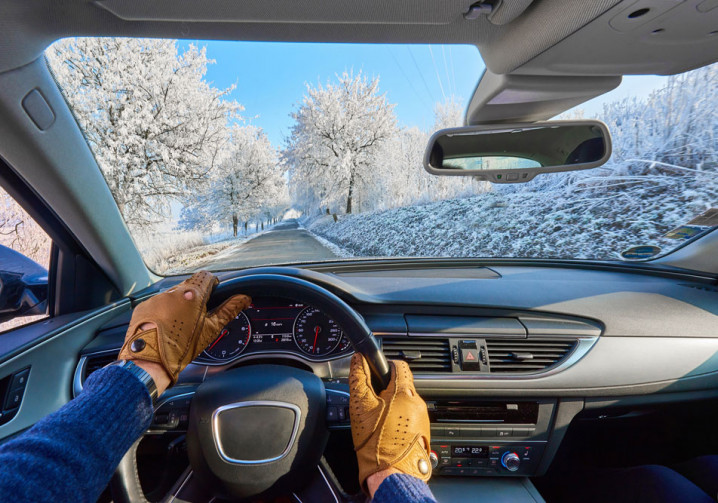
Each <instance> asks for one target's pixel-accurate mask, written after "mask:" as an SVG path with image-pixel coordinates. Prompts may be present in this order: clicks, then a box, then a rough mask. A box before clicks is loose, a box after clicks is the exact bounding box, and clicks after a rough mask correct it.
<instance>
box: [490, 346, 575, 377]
mask: <svg viewBox="0 0 718 503" xmlns="http://www.w3.org/2000/svg"><path fill="white" fill-rule="evenodd" d="M486 347H487V350H488V353H489V367H490V370H491V372H492V373H511V374H521V373H531V372H540V371H542V370H546V369H548V368H550V367H553V366H554V365H556V364H558V363H559V362H561V361H562V360H564V359H565V358H566V357H567V356H568V355H569V354H570V353H571V351H572V350H573V348H575V347H576V341H575V340H566V339H550V338H548V339H533V340H532V339H522V340H514V341H507V340H505V339H487V340H486Z"/></svg>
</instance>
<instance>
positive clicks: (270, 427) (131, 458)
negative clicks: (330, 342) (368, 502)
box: [111, 274, 391, 503]
mask: <svg viewBox="0 0 718 503" xmlns="http://www.w3.org/2000/svg"><path fill="white" fill-rule="evenodd" d="M236 293H245V294H248V295H251V296H253V297H261V296H274V297H284V298H289V299H293V300H297V301H301V302H302V303H307V304H310V305H312V306H314V307H316V308H318V309H321V310H322V311H324V312H325V313H326V314H327V315H328V316H329V317H331V318H332V319H334V321H336V322H337V323H338V324H339V326H340V327H341V328H342V330H343V332H344V335H345V336H346V337H347V338H348V339H349V342H350V343H351V345H352V347H353V348H354V350H355V351H356V352H358V353H361V354H362V355H364V357H365V358H366V359H367V361H368V363H369V367H370V368H371V370H372V380H373V384H374V387H375V389H376V390H377V391H380V390H383V389H385V388H386V386H387V385H388V383H389V379H390V376H391V374H390V370H389V364H388V362H387V360H386V358H385V357H384V354H383V353H382V351H381V349H380V348H379V344H378V343H377V341H376V339H375V338H374V336H373V334H372V333H371V330H370V329H369V327H367V325H366V323H365V322H364V320H363V319H362V317H361V316H359V314H357V313H356V311H354V310H353V309H352V308H351V307H350V306H349V305H348V304H346V303H345V302H344V301H343V300H341V299H340V298H339V297H337V296H336V295H334V294H333V293H331V292H329V291H328V290H326V289H324V288H322V287H320V286H317V285H315V284H314V283H311V282H309V281H306V280H303V279H299V278H295V277H290V276H283V275H280V274H255V275H249V276H243V277H239V278H235V279H231V280H228V281H225V282H224V283H222V284H221V285H219V286H218V287H217V288H216V289H215V291H214V292H213V294H212V296H211V297H210V300H209V303H208V307H209V308H210V309H211V308H212V307H214V306H216V305H219V304H220V303H221V302H222V301H224V300H226V299H227V298H228V297H230V296H231V295H233V294H236ZM325 417H326V392H325V389H324V384H323V382H322V380H321V379H320V378H319V377H317V376H316V375H314V374H313V373H311V372H308V371H306V370H301V369H297V368H294V367H288V366H281V365H266V364H261V365H250V366H246V367H239V368H235V369H231V370H228V371H226V372H223V373H220V374H217V375H214V376H211V377H207V378H206V380H205V381H204V382H203V383H202V384H201V385H200V386H199V387H198V388H197V390H196V392H195V394H194V397H193V398H192V402H191V407H190V414H189V425H188V429H187V451H188V455H189V459H190V465H191V466H190V468H188V470H187V471H186V472H185V474H184V475H183V476H182V477H181V479H180V480H179V481H178V482H177V484H176V485H175V487H174V488H173V489H172V491H170V494H168V495H167V496H166V497H165V498H164V499H165V500H167V501H172V500H174V499H175V498H178V499H179V500H180V501H187V502H192V503H200V502H208V501H211V500H212V499H213V498H215V497H219V498H226V499H230V500H240V501H241V500H247V499H254V498H259V497H261V498H271V497H274V496H277V495H280V494H292V493H293V494H295V497H296V498H297V499H299V500H300V501H336V502H337V503H339V502H342V501H352V500H353V499H352V498H351V497H349V496H346V495H345V494H344V493H343V491H342V490H341V488H340V487H339V485H338V483H337V482H336V481H335V479H334V477H333V476H332V474H331V473H330V472H329V471H328V469H327V467H326V466H322V464H321V463H320V461H321V458H322V455H323V453H324V448H325V446H326V442H327V439H328V436H329V432H328V429H327V427H326V424H325ZM138 443H139V441H138V442H136V443H135V445H133V446H132V448H131V449H130V450H129V451H128V452H127V454H126V455H125V457H124V458H123V459H122V461H121V463H120V465H119V467H118V469H117V471H116V473H115V475H114V476H113V479H112V482H111V489H112V496H113V499H114V501H115V502H116V503H129V502H137V501H140V502H146V501H147V500H146V499H145V496H144V494H143V492H142V488H141V487H140V483H139V477H138V474H137V461H136V451H137V444H138ZM301 495H304V496H303V497H302V496H301Z"/></svg>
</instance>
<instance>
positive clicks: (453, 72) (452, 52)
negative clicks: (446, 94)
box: [449, 46, 458, 94]
mask: <svg viewBox="0 0 718 503" xmlns="http://www.w3.org/2000/svg"><path fill="white" fill-rule="evenodd" d="M452 49H453V48H452V47H451V46H449V61H450V62H451V76H452V77H453V78H454V94H458V93H457V92H456V71H455V70H454V51H453V50H452Z"/></svg>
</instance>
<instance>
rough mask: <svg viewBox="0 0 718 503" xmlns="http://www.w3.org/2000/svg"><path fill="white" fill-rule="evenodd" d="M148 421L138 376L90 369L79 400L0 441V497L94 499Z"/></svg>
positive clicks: (148, 406)
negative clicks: (19, 433)
mask: <svg viewBox="0 0 718 503" xmlns="http://www.w3.org/2000/svg"><path fill="white" fill-rule="evenodd" d="M151 421H152V400H151V399H150V395H149V393H148V392H147V389H146V388H145V387H144V385H143V384H142V383H141V382H140V381H139V379H137V378H136V377H135V376H133V375H132V374H131V373H129V372H128V371H127V370H125V369H123V368H120V367H107V368H104V369H101V370H98V371H97V372H94V373H93V374H92V375H91V376H90V377H89V378H88V379H87V381H86V382H85V387H84V390H83V391H82V393H80V395H79V396H78V397H77V398H75V399H74V400H72V401H71V402H68V403H67V404H65V405H64V406H63V407H62V408H60V409H59V410H57V411H56V412H54V413H53V414H50V415H49V416H47V417H45V418H44V419H42V420H41V421H39V422H38V423H36V424H35V425H34V426H33V427H32V428H30V429H29V430H27V431H25V432H24V433H22V434H21V435H19V436H17V437H15V438H13V439H12V440H9V441H8V442H6V443H4V444H2V445H0V501H13V502H17V503H20V502H23V503H24V502H31V501H32V502H37V501H54V502H65V501H67V502H70V501H72V502H84V501H86V502H91V503H94V502H95V501H97V498H98V497H99V496H100V493H101V492H102V491H103V489H104V488H105V486H106V485H107V483H108V482H109V481H110V478H111V477H112V473H113V472H114V471H115V468H116V467H117V465H118V464H119V462H120V459H122V456H123V455H124V454H125V452H127V450H128V449H129V448H130V446H132V444H133V443H134V442H135V440H137V439H138V438H139V437H140V435H141V434H142V433H143V432H144V431H145V430H146V429H147V428H148V427H149V425H150V423H151Z"/></svg>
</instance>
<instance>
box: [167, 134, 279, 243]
mask: <svg viewBox="0 0 718 503" xmlns="http://www.w3.org/2000/svg"><path fill="white" fill-rule="evenodd" d="M283 174H284V173H283V168H282V166H281V165H280V164H279V162H278V159H277V154H276V151H275V150H274V148H273V147H272V145H271V143H270V142H269V139H268V138H267V135H266V134H265V133H264V132H263V131H262V130H261V129H260V128H258V127H255V126H251V125H250V126H241V125H235V126H234V127H232V129H231V133H230V135H229V140H228V143H227V144H226V145H225V148H224V149H223V152H222V154H221V156H220V158H219V159H218V161H217V163H216V168H215V169H214V170H213V171H212V174H211V176H210V181H209V183H207V184H206V185H205V186H204V187H203V188H202V189H200V190H198V191H197V192H196V193H195V194H193V196H192V198H191V199H190V201H188V202H187V204H186V206H185V208H184V209H183V210H182V214H181V219H180V223H179V225H180V228H182V229H202V228H205V229H206V228H207V227H208V226H209V227H211V226H212V225H213V224H214V223H219V224H220V225H222V224H223V223H224V224H225V225H231V227H232V233H233V235H234V236H237V232H238V229H239V226H240V224H243V225H244V229H245V231H246V229H247V225H248V224H249V222H251V221H256V222H259V223H260V224H262V225H263V223H264V222H269V221H270V220H271V219H273V218H276V217H278V216H279V215H280V214H281V213H283V212H284V211H286V209H287V207H288V195H287V188H286V180H285V178H284V176H283Z"/></svg>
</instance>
